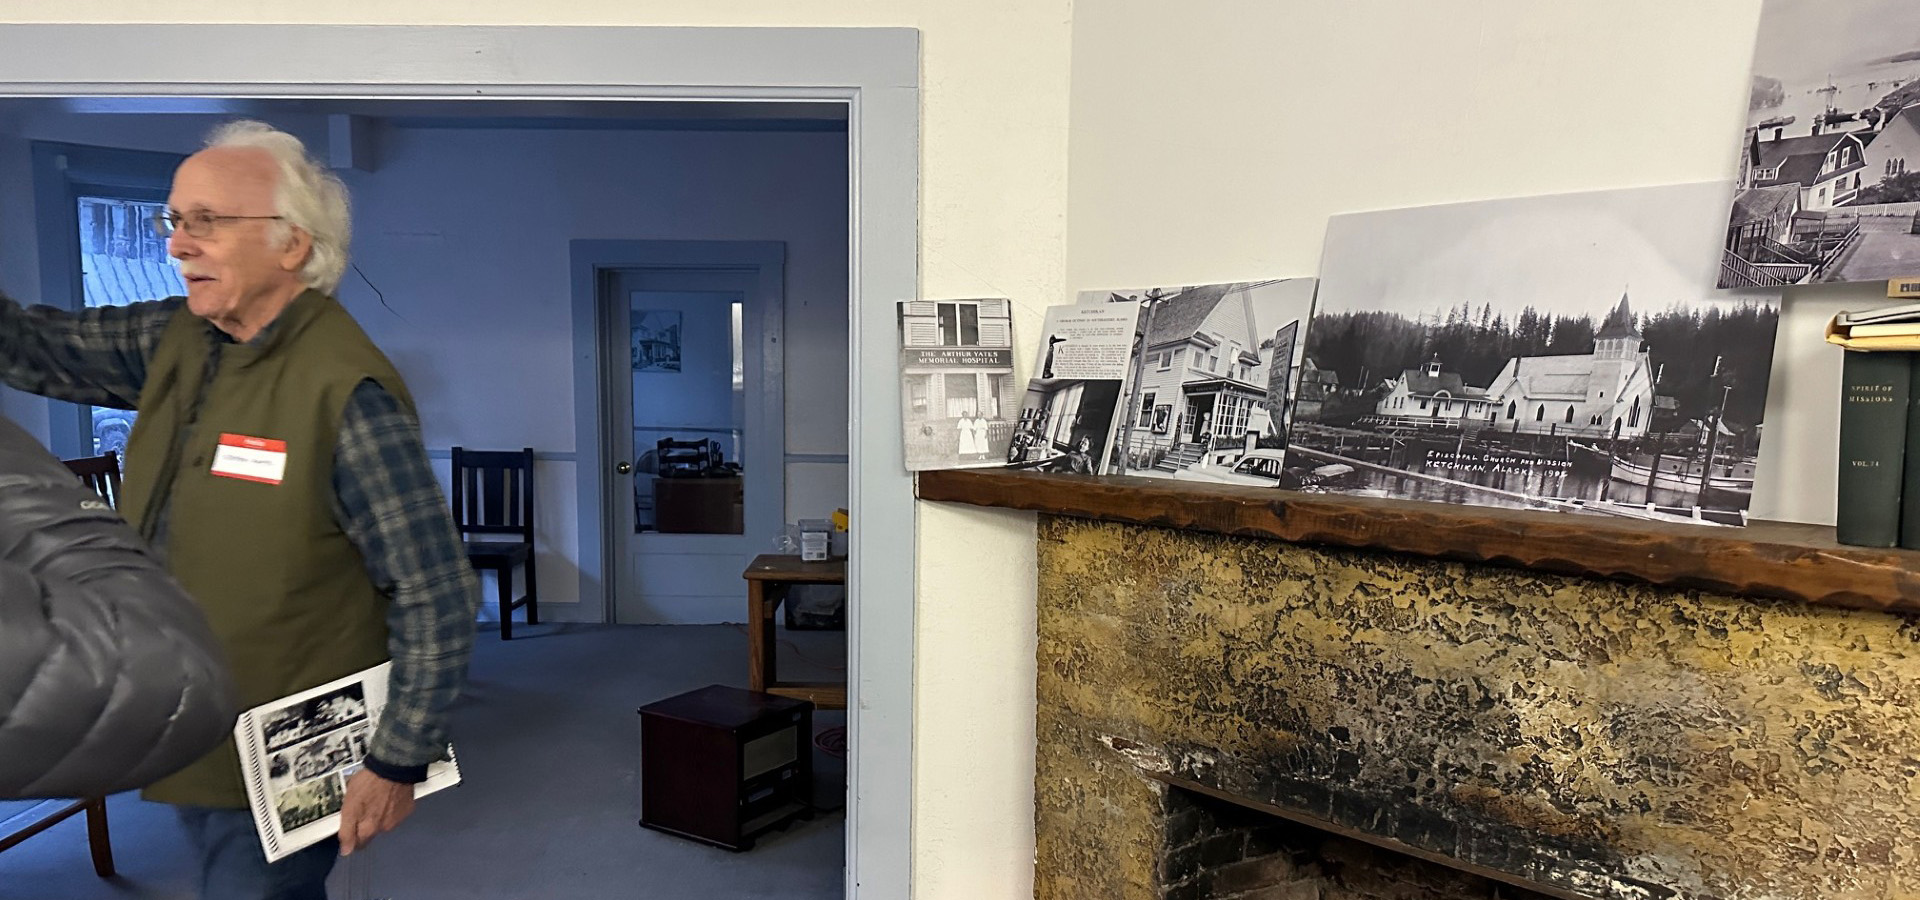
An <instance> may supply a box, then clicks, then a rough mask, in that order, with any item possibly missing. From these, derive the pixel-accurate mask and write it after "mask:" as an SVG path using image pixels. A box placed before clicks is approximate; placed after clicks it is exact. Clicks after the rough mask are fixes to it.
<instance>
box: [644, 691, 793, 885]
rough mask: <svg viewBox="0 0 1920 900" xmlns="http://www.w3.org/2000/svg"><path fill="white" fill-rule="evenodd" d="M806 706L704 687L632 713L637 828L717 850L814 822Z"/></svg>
mask: <svg viewBox="0 0 1920 900" xmlns="http://www.w3.org/2000/svg"><path fill="white" fill-rule="evenodd" d="M812 744H813V704H812V703H810V702H808V701H805V700H793V699H789V698H786V697H776V696H773V695H771V694H761V693H755V692H753V691H743V690H740V689H738V688H730V687H723V686H721V685H717V684H716V685H712V686H710V687H704V688H701V689H699V690H697V691H690V692H688V693H685V694H681V695H679V696H677V697H669V698H667V699H665V700H661V701H659V702H657V703H651V704H648V705H646V706H643V707H641V708H640V824H641V825H643V826H645V827H647V828H651V829H654V830H656V831H664V832H667V833H668V834H676V835H679V836H681V837H686V838H692V839H693V840H696V841H701V842H703V843H708V844H712V845H714V846H716V847H724V848H726V849H728V850H750V849H752V848H753V841H754V838H755V837H756V836H758V835H760V834H763V833H765V832H766V831H768V830H769V829H773V828H780V827H785V826H786V825H787V824H789V823H791V822H793V821H794V820H796V819H802V818H810V817H811V816H812V815H813V810H812V807H811V806H810V805H809V803H810V801H811V799H812V797H813V746H812Z"/></svg>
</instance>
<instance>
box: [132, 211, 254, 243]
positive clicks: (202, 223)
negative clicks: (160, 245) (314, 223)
mask: <svg viewBox="0 0 1920 900" xmlns="http://www.w3.org/2000/svg"><path fill="white" fill-rule="evenodd" d="M284 218H286V217H285V216H216V215H214V214H213V213H210V212H196V213H190V214H187V215H181V214H180V213H176V212H164V213H154V215H153V233H155V234H157V235H159V236H161V237H163V238H169V237H173V233H174V232H176V231H184V232H186V233H187V234H188V235H189V236H191V237H197V238H203V237H206V236H207V235H209V234H212V233H213V226H215V225H219V224H221V223H224V222H238V221H241V220H243V219H284Z"/></svg>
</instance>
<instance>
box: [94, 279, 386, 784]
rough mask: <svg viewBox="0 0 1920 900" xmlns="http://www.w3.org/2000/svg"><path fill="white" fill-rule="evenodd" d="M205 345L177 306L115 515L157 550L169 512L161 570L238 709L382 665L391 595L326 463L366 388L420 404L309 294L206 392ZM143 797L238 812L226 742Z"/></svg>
mask: <svg viewBox="0 0 1920 900" xmlns="http://www.w3.org/2000/svg"><path fill="white" fill-rule="evenodd" d="M213 336H214V333H213V326H212V325H210V324H208V323H207V322H206V321H205V320H203V319H201V318H200V317H198V316H195V315H193V314H192V313H191V312H189V311H187V310H186V309H185V308H184V307H183V308H182V309H181V311H180V313H179V314H178V315H175V316H174V317H173V319H172V320H171V321H170V322H169V323H168V325H167V329H166V331H165V333H164V334H163V335H162V336H161V339H160V345H159V348H158V349H157V351H156V352H155V354H154V358H153V360H152V361H151V363H150V365H149V367H148V371H147V382H146V385H145V387H144V388H143V389H142V390H141V393H140V416H139V418H138V419H137V420H135V423H134V428H133V433H132V435H130V436H129V438H128V440H127V465H126V470H127V475H126V495H125V498H124V499H123V502H122V507H121V511H122V512H123V513H124V514H125V515H126V517H127V519H128V520H129V521H131V522H133V523H134V524H135V525H136V526H137V527H138V528H139V529H140V533H141V535H142V536H144V537H146V538H147V539H148V540H149V541H152V540H153V539H154V537H155V533H156V530H157V529H158V528H159V514H160V512H161V510H162V509H164V510H165V518H166V534H165V535H164V540H165V542H166V546H165V551H166V556H167V568H168V569H169V570H171V571H172V572H173V574H174V575H175V576H176V577H178V578H179V579H180V582H181V583H182V584H183V585H185V586H186V589H187V591H188V593H190V594H192V595H193V597H194V598H195V599H196V600H198V601H199V603H200V606H201V608H202V609H204V610H205V611H206V613H207V618H208V619H209V620H210V621H211V622H212V624H213V630H214V632H215V634H217V635H218V636H219V638H220V641H221V643H222V645H223V646H224V647H225V649H226V652H227V657H228V660H229V661H230V662H231V663H232V664H233V671H234V676H235V681H236V682H237V683H238V685H239V688H240V701H241V707H242V708H243V709H245V708H251V707H253V706H256V705H258V704H261V703H265V702H267V701H269V700H273V699H275V698H278V697H282V696H285V695H287V694H290V693H294V692H296V691H300V690H304V689H306V688H309V687H313V686H315V685H318V684H324V683H326V682H328V681H332V680H333V679H335V678H339V677H341V676H343V675H348V674H351V673H353V672H355V671H358V670H360V669H363V668H366V667H368V666H372V665H376V664H378V663H380V662H382V661H384V660H386V659H387V625H386V610H387V597H386V596H385V595H384V594H382V593H381V592H380V591H379V590H378V589H376V588H375V586H374V585H373V583H372V581H371V580H370V579H369V578H368V577H367V569H366V564H365V562H364V561H363V560H362V559H361V557H360V553H359V551H358V550H356V549H355V548H354V546H353V544H352V543H351V542H349V541H348V540H347V536H346V534H345V533H344V532H343V531H341V529H340V525H339V523H338V522H336V521H335V520H334V514H333V496H334V490H333V453H334V447H335V445H336V442H337V438H338V435H339V428H340V421H341V417H342V415H343V414H344V413H345V410H346V407H347V401H348V398H349V397H350V396H351V395H352V393H353V390H354V387H355V386H357V385H358V384H359V383H360V381H361V380H362V379H366V378H371V379H373V380H374V381H376V382H379V383H380V384H381V385H382V386H383V387H385V388H386V389H387V390H388V391H390V392H392V393H393V394H394V396H396V397H397V398H399V400H400V402H401V404H402V405H404V406H405V407H406V408H407V409H408V410H412V409H413V400H412V398H411V397H410V396H409V395H408V394H407V391H406V387H405V385H404V384H403V383H402V382H401V379H400V376H399V374H398V373H397V372H395V371H394V369H393V366H392V364H391V363H389V362H388V361H387V358H386V357H385V356H384V355H383V354H381V352H380V351H379V349H378V348H376V347H374V345H373V342H372V341H370V340H368V338H367V336H366V334H365V333H364V332H362V331H361V330H360V327H359V326H358V325H357V324H355V323H354V321H353V319H352V317H350V316H349V315H348V314H347V312H346V310H345V309H342V308H341V306H340V304H339V303H338V302H336V301H335V300H334V299H333V298H332V297H328V296H326V295H325V294H321V293H319V292H317V291H307V292H306V293H304V294H301V295H300V297H299V298H298V299H296V300H295V301H294V302H293V304H292V305H290V306H288V307H287V309H286V311H285V312H283V313H282V314H281V315H280V318H279V319H278V320H276V322H275V323H274V326H273V329H272V333H271V334H269V335H268V336H267V338H266V340H264V341H262V342H261V343H260V345H259V346H248V345H243V344H231V343H229V344H226V345H225V346H223V347H222V348H221V352H220V355H219V362H218V366H219V369H218V371H217V373H215V374H214V376H213V378H212V380H211V381H210V382H208V381H207V380H206V367H207V365H208V362H209V357H210V356H211V353H210V348H211V343H212V339H213ZM202 384H205V385H206V387H205V395H204V396H202V397H200V402H199V411H198V413H197V414H195V413H193V409H194V401H195V397H196V395H198V394H199V393H200V390H201V385H202ZM190 417H191V418H190ZM248 439H257V440H251V441H249V440H248ZM223 445H231V446H229V447H228V448H227V449H226V450H223V449H222V448H223ZM282 446H283V449H284V454H285V455H284V467H283V469H282V468H281V467H279V466H276V465H275V461H276V460H277V459H279V457H276V456H274V450H275V448H280V447H282ZM262 448H264V449H265V453H264V458H263V454H262V452H261V450H262ZM236 451H238V452H239V454H240V455H238V456H236V455H235V454H236ZM236 460H239V461H238V462H236ZM222 472H225V473H227V474H221V473H222ZM235 476H241V477H235ZM144 796H145V797H146V798H147V799H149V800H157V801H160V802H162V803H172V804H179V805H192V806H214V807H243V806H246V805H247V797H246V791H245V788H244V786H243V785H242V783H241V780H240V761H239V755H238V752H237V751H236V749H235V747H234V743H233V740H232V739H231V738H229V739H228V740H227V742H226V744H225V745H224V746H221V747H219V748H217V749H215V750H214V751H213V752H211V753H209V754H207V755H206V756H204V757H202V758H201V759H200V760H198V761H197V762H195V763H194V764H192V765H191V766H188V767H187V768H186V769H184V770H182V771H181V772H179V773H177V774H175V775H172V776H170V777H168V778H165V779H162V780H161V781H159V782H157V783H155V784H154V785H153V786H151V787H149V788H148V789H147V790H146V791H145V793H144Z"/></svg>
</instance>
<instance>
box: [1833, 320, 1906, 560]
mask: <svg viewBox="0 0 1920 900" xmlns="http://www.w3.org/2000/svg"><path fill="white" fill-rule="evenodd" d="M1827 341H1828V342H1829V343H1833V344H1838V345H1840V346H1842V347H1844V348H1846V359H1845V360H1844V361H1843V362H1842V363H1841V369H1840V482H1839V497H1838V498H1837V499H1838V503H1837V507H1836V509H1835V517H1834V518H1835V521H1834V525H1835V531H1836V537H1837V538H1838V540H1839V541H1840V543H1842V544H1853V545H1856V546H1862V547H1894V546H1899V547H1908V548H1912V549H1920V410H1917V409H1915V408H1914V404H1916V403H1920V303H1909V304H1904V305H1900V306H1888V307H1882V308H1879V309H1872V310H1867V311H1865V312H1858V313H1847V312H1843V313H1841V314H1840V315H1838V316H1835V317H1834V319H1833V321H1832V322H1831V323H1829V324H1828V326H1827ZM1909 447H1913V448H1915V450H1914V452H1913V453H1911V454H1909V453H1908V451H1907V448H1909Z"/></svg>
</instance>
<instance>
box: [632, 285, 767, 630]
mask: <svg viewBox="0 0 1920 900" xmlns="http://www.w3.org/2000/svg"><path fill="white" fill-rule="evenodd" d="M755 277H756V276H755V275H754V274H753V273H750V272H740V271H726V270H687V269H617V270H612V271H610V272H608V273H607V278H606V279H605V282H604V285H605V287H604V289H603V298H602V303H603V311H604V317H603V318H602V321H603V322H605V323H607V326H608V327H607V335H606V343H605V345H604V346H603V352H602V354H601V358H602V360H604V361H605V364H606V365H607V367H608V369H609V371H608V372H607V380H606V382H605V383H606V384H607V385H608V387H609V388H610V391H611V394H610V396H609V397H608V398H607V399H608V401H609V402H608V406H609V408H610V409H611V410H613V411H614V421H613V422H611V423H610V424H611V426H612V427H611V428H610V429H609V431H610V435H609V437H610V443H611V445H612V446H611V447H610V448H609V451H610V452H609V453H608V455H607V457H606V458H607V460H608V461H609V463H610V464H611V465H612V466H613V472H612V475H613V483H614V492H615V498H616V502H615V503H614V504H613V518H614V522H613V523H612V525H613V527H614V529H615V530H614V533H615V534H618V535H620V536H621V537H620V540H619V541H618V542H617V546H618V547H619V557H620V559H619V562H618V564H619V566H620V572H619V576H618V581H616V582H615V589H616V595H615V597H614V621H615V622H617V623H620V624H653V623H674V624H687V623H705V622H738V621H743V620H744V618H745V609H746V607H745V600H744V599H743V598H744V596H745V592H744V587H743V584H742V581H741V578H740V573H741V571H742V570H744V569H745V568H746V566H747V563H748V562H750V561H751V560H752V559H753V557H754V556H755V555H757V554H759V553H764V552H767V550H769V549H771V548H772V546H773V540H774V538H775V536H776V535H778V534H779V532H780V529H781V526H782V525H783V524H784V519H785V516H784V497H785V493H786V485H785V478H784V468H785V467H784V464H783V458H784V456H785V446H784V440H783V435H781V434H779V433H778V430H777V429H775V428H772V427H770V425H769V423H770V422H772V421H778V417H777V416H776V417H769V416H768V415H767V412H768V410H769V407H770V406H771V408H772V409H773V410H778V409H779V404H780V403H781V402H782V397H781V391H780V386H779V384H778V379H777V378H775V377H770V370H771V371H772V372H777V370H778V366H777V365H776V366H773V367H769V366H768V365H767V364H766V363H767V359H766V354H767V352H777V350H778V336H777V335H771V334H768V333H767V329H768V327H769V323H768V321H767V318H768V317H767V316H765V315H764V312H765V310H764V308H763V307H764V304H765V303H766V302H767V301H766V298H763V297H760V296H758V295H757V294H756V292H755V290H754V282H755Z"/></svg>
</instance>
